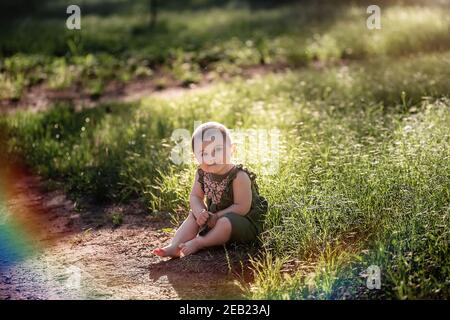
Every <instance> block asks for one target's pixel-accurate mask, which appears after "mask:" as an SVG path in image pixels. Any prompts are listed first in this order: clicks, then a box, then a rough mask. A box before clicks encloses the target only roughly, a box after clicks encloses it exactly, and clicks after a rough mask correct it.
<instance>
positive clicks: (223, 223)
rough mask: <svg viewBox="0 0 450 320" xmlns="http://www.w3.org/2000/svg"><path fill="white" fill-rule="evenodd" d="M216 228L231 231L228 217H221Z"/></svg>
mask: <svg viewBox="0 0 450 320" xmlns="http://www.w3.org/2000/svg"><path fill="white" fill-rule="evenodd" d="M216 226H219V227H223V228H229V229H231V221H230V219H229V218H228V217H226V216H224V217H220V218H219V219H217V222H216Z"/></svg>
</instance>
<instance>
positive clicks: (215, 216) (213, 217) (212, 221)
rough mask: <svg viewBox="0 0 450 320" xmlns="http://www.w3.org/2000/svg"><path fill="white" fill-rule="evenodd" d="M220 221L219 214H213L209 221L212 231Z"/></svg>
mask: <svg viewBox="0 0 450 320" xmlns="http://www.w3.org/2000/svg"><path fill="white" fill-rule="evenodd" d="M218 219H219V217H218V216H217V214H214V213H213V214H211V216H210V218H209V220H208V227H209V228H211V229H212V228H214V226H215V225H216V222H217V220H218Z"/></svg>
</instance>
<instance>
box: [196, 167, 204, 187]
mask: <svg viewBox="0 0 450 320" xmlns="http://www.w3.org/2000/svg"><path fill="white" fill-rule="evenodd" d="M197 174H198V180H197V181H198V182H199V183H200V185H201V186H202V190H203V192H205V171H203V170H202V169H201V168H198V169H197Z"/></svg>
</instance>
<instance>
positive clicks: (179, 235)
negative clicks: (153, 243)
mask: <svg viewBox="0 0 450 320" xmlns="http://www.w3.org/2000/svg"><path fill="white" fill-rule="evenodd" d="M198 231H199V226H198V224H197V222H196V221H195V218H194V217H193V216H192V214H191V213H190V214H189V216H188V217H187V218H186V220H184V222H183V223H182V224H181V226H180V227H179V228H178V230H177V232H175V236H174V237H173V239H172V241H171V243H170V244H169V245H168V246H165V247H164V248H158V249H155V250H153V253H154V254H156V255H158V256H160V257H179V256H180V247H179V246H180V244H181V243H184V242H186V241H189V240H191V239H193V238H195V237H196V236H197V233H198Z"/></svg>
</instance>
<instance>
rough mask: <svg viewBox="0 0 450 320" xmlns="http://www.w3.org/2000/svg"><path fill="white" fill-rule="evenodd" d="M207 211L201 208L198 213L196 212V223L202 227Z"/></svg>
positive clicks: (207, 215) (206, 218)
mask: <svg viewBox="0 0 450 320" xmlns="http://www.w3.org/2000/svg"><path fill="white" fill-rule="evenodd" d="M208 218H209V213H208V211H206V210H202V211H201V212H200V213H198V214H197V219H196V221H197V224H198V225H199V226H200V227H202V226H203V225H204V224H205V223H206V221H208Z"/></svg>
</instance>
